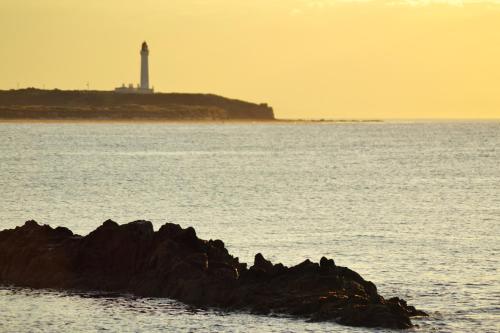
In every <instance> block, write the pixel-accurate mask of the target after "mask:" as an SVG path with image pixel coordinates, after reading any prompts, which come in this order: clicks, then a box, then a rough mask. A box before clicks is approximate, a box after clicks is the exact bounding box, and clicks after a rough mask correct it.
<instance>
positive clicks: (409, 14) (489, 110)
mask: <svg viewBox="0 0 500 333" xmlns="http://www.w3.org/2000/svg"><path fill="white" fill-rule="evenodd" d="M0 36H1V42H2V46H1V47H0V89H11V88H17V87H20V88H24V87H38V88H46V89H53V88H59V89H87V83H88V85H89V87H90V89H98V90H112V89H113V88H114V87H117V86H120V85H121V84H122V83H134V84H137V83H138V82H139V71H140V67H139V64H140V55H139V50H140V46H141V43H142V41H143V40H146V41H147V42H148V44H149V47H150V57H149V58H150V59H149V62H150V82H151V84H152V85H153V86H154V88H155V90H156V91H160V92H196V93H214V94H218V95H223V96H226V97H230V98H237V99H243V100H248V101H252V102H257V103H261V102H266V103H268V104H270V105H271V106H273V107H274V110H275V114H276V116H277V117H278V118H301V119H321V118H325V119H433V118H441V119H443V118H444V119H464V118H473V119H491V118H495V119H499V118H500V0H499V1H460V0H450V1H445V0H438V1H432V0H425V1H420V0H388V1H378V0H375V1H368V0H353V1H350V0H251V1H248V0H168V1H165V0H141V1H137V0H85V1H81V0H43V1H41V0H0Z"/></svg>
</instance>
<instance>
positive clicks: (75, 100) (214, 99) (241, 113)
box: [0, 88, 275, 121]
mask: <svg viewBox="0 0 500 333" xmlns="http://www.w3.org/2000/svg"><path fill="white" fill-rule="evenodd" d="M0 120H3V121H6V120H7V121H16V120H19V121H52V120H57V121H65V120H67V121H79V120H83V121H207V120H210V121H213V120H215V121H226V120H227V121H231V120H234V121H240V120H251V121H274V120H275V118H274V112H273V109H272V107H270V106H268V105H267V104H265V103H262V104H256V103H251V102H245V101H241V100H237V99H230V98H225V97H222V96H217V95H213V94H190V93H154V94H138V93H137V94H135V93H129V94H121V93H116V92H113V91H96V90H92V91H89V90H58V89H54V90H42V89H35V88H28V89H18V90H0Z"/></svg>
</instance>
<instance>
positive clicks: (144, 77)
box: [115, 41, 154, 94]
mask: <svg viewBox="0 0 500 333" xmlns="http://www.w3.org/2000/svg"><path fill="white" fill-rule="evenodd" d="M148 58H149V48H148V43H146V42H145V41H144V42H143V43H142V46H141V83H140V84H139V85H137V88H136V87H134V85H133V84H129V85H128V86H126V85H125V84H123V85H122V86H121V87H118V88H115V92H117V93H122V94H152V93H153V92H154V89H153V88H149V60H148Z"/></svg>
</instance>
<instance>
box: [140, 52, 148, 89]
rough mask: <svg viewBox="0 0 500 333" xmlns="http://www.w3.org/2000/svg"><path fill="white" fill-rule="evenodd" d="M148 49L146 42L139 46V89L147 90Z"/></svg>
mask: <svg viewBox="0 0 500 333" xmlns="http://www.w3.org/2000/svg"><path fill="white" fill-rule="evenodd" d="M148 57H149V49H148V44H147V43H146V42H143V43H142V47H141V90H149V63H148Z"/></svg>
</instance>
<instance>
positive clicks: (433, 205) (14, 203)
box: [0, 121, 500, 333]
mask: <svg viewBox="0 0 500 333" xmlns="http://www.w3.org/2000/svg"><path fill="white" fill-rule="evenodd" d="M30 219H35V220H36V221H38V222H39V223H44V224H50V225H51V226H54V227H55V226H65V227H68V228H70V229H71V230H73V231H74V232H75V233H78V234H81V235H85V234H87V233H89V232H90V231H92V230H93V229H95V228H96V227H98V226H99V225H100V224H102V222H103V221H105V220H107V219H113V220H115V221H117V222H118V223H127V222H131V221H134V220H139V219H145V220H150V221H151V222H153V224H154V226H155V228H156V229H158V228H159V227H160V226H161V225H162V224H164V223H167V222H173V223H178V224H180V225H182V226H183V227H188V226H193V227H194V228H195V229H196V231H197V234H198V236H199V237H201V238H204V239H222V240H223V241H224V242H225V244H226V246H227V247H228V249H229V251H230V252H231V253H232V254H233V255H235V256H237V257H239V258H240V260H241V261H244V262H249V263H253V258H254V255H255V254H256V253H258V252H261V253H263V254H264V256H265V257H266V258H269V259H270V260H272V261H273V262H275V263H278V262H281V263H283V264H285V265H295V264H298V263H300V262H302V261H303V260H305V259H306V258H307V259H310V260H313V261H319V259H320V258H321V257H322V256H326V257H329V258H333V259H334V260H335V262H336V264H337V265H341V266H347V267H349V268H351V269H353V270H355V271H357V272H359V273H360V274H361V275H362V276H363V277H364V278H365V279H367V280H370V281H372V282H374V283H375V284H376V285H377V287H378V289H379V292H380V293H381V294H382V295H383V296H385V297H387V298H388V297H392V296H399V297H402V298H404V299H406V300H407V301H408V303H410V304H412V305H414V306H416V307H417V308H419V309H422V310H424V311H426V312H428V313H429V317H428V318H416V319H414V320H413V322H414V324H416V325H418V327H415V328H412V329H410V330H409V332H500V274H499V268H500V267H499V266H500V122H498V121H496V122H495V121H491V122H487V121H484V122H481V121H469V122H468V121H441V122H409V121H406V122H405V121H399V122H398V121H392V122H373V123H361V122H359V123H327V122H325V123H319V122H318V123H290V122H281V123H2V124H0V229H6V228H14V227H16V226H19V225H22V224H23V223H24V222H25V221H26V220H30ZM101 331H108V332H262V333H266V332H386V331H387V332H391V331H390V330H382V329H367V328H350V327H344V326H340V325H338V324H336V323H333V322H323V323H310V322H306V321H304V320H302V319H294V318H289V317H286V316H279V315H271V316H258V315H251V314H248V313H245V312H241V313H225V312H221V311H218V310H217V309H196V308H191V307H188V306H186V305H184V304H182V303H179V302H176V301H173V300H170V299H161V298H157V299H155V298H138V297H134V296H132V295H109V294H102V293H98V292H95V293H81V292H64V291H57V290H31V289H25V288H14V287H8V286H3V287H0V332H16V333H17V332H101Z"/></svg>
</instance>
